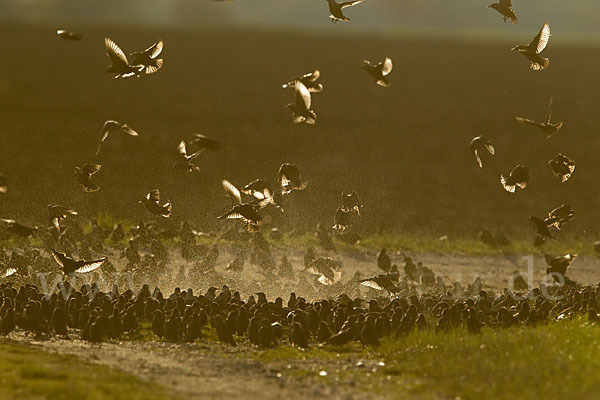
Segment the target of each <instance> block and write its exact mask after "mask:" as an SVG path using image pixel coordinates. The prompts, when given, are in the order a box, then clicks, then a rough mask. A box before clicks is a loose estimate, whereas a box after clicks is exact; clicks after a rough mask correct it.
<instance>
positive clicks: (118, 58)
mask: <svg viewBox="0 0 600 400" xmlns="http://www.w3.org/2000/svg"><path fill="white" fill-rule="evenodd" d="M104 44H105V47H106V55H107V56H108V58H110V61H111V63H112V65H111V66H110V67H108V69H107V70H106V73H107V74H115V76H114V78H115V79H118V78H123V79H125V78H130V77H132V76H135V77H139V76H140V74H141V73H142V71H144V69H145V67H144V66H143V65H130V64H129V61H127V56H126V55H125V53H124V52H123V50H121V48H120V47H119V46H118V45H117V44H116V43H115V42H113V41H112V40H111V39H110V38H104Z"/></svg>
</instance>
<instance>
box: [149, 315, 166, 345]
mask: <svg viewBox="0 0 600 400" xmlns="http://www.w3.org/2000/svg"><path fill="white" fill-rule="evenodd" d="M152 332H154V334H155V335H156V336H158V337H160V338H162V337H164V336H165V315H164V314H163V312H162V310H154V314H153V316H152Z"/></svg>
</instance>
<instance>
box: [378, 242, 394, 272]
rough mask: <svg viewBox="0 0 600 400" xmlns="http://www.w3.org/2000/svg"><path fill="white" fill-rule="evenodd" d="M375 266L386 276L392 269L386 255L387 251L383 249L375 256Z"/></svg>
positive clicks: (390, 261)
mask: <svg viewBox="0 0 600 400" xmlns="http://www.w3.org/2000/svg"><path fill="white" fill-rule="evenodd" d="M377 266H378V267H379V269H381V270H383V272H385V273H386V274H387V273H389V272H390V270H391V269H392V260H390V256H388V255H387V249H386V248H385V247H384V248H382V249H381V250H380V251H379V254H377Z"/></svg>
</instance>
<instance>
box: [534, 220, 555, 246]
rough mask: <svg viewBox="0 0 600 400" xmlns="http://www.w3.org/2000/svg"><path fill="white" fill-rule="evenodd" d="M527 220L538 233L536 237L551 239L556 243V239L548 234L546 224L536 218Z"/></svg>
mask: <svg viewBox="0 0 600 400" xmlns="http://www.w3.org/2000/svg"><path fill="white" fill-rule="evenodd" d="M529 220H530V221H532V222H533V224H534V225H535V230H536V232H537V233H538V235H540V236H542V237H544V238H548V239H552V240H554V241H555V242H556V239H555V238H554V236H552V234H551V233H550V230H549V229H548V224H547V223H546V222H545V221H543V220H541V219H539V218H537V217H529Z"/></svg>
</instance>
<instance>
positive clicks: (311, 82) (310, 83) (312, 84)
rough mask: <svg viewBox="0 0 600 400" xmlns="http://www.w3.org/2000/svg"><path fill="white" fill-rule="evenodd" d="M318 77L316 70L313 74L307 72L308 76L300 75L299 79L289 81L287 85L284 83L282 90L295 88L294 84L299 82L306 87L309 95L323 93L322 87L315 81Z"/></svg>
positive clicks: (318, 73)
mask: <svg viewBox="0 0 600 400" xmlns="http://www.w3.org/2000/svg"><path fill="white" fill-rule="evenodd" d="M320 76H321V73H320V72H319V70H318V69H316V70H314V71H313V72H309V73H308V74H305V75H302V76H301V77H298V78H294V79H291V80H290V81H289V82H288V83H284V84H283V85H282V87H283V88H284V89H287V88H295V87H296V83H297V82H300V83H302V84H303V85H304V86H306V88H307V89H308V91H309V92H310V93H319V92H322V91H323V85H322V84H320V83H317V79H319V77H320Z"/></svg>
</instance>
